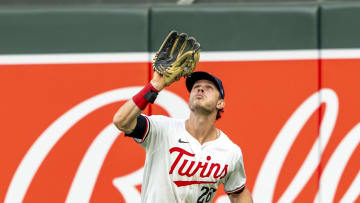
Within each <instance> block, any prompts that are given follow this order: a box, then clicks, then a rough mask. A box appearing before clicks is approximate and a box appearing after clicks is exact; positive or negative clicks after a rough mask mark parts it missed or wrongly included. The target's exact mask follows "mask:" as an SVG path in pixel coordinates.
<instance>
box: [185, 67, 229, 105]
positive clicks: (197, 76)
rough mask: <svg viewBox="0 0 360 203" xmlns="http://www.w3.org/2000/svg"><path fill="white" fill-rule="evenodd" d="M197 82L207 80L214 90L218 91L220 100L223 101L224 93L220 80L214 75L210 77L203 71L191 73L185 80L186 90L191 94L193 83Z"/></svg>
mask: <svg viewBox="0 0 360 203" xmlns="http://www.w3.org/2000/svg"><path fill="white" fill-rule="evenodd" d="M198 80H209V81H211V82H213V83H214V84H215V86H216V88H217V89H218V90H219V92H220V96H221V98H222V99H224V97H225V91H224V87H223V85H222V82H221V80H220V79H219V78H217V77H215V76H214V75H211V74H210V73H207V72H203V71H197V72H193V73H191V74H190V75H189V76H188V77H187V78H186V88H187V89H188V91H189V92H191V89H192V87H193V86H194V84H195V82H196V81H198Z"/></svg>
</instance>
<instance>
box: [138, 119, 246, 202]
mask: <svg viewBox="0 0 360 203" xmlns="http://www.w3.org/2000/svg"><path fill="white" fill-rule="evenodd" d="M144 116H145V115H144ZM145 118H146V120H147V129H146V132H145V134H144V136H143V138H142V139H136V138H134V139H135V141H137V142H138V143H140V144H141V146H142V147H144V148H145V150H146V161H145V167H144V177H143V182H142V189H141V191H142V194H141V200H142V202H147V203H148V202H150V203H153V202H164V203H167V202H169V203H170V202H189V203H195V202H203V203H205V202H212V200H213V198H214V196H215V192H216V190H217V188H218V186H219V185H220V184H221V183H222V184H224V188H225V192H226V193H228V194H231V193H235V192H238V191H240V190H242V189H243V188H244V186H245V182H246V176H245V170H244V164H243V157H242V153H241V150H240V148H239V147H238V146H237V145H236V144H234V143H233V142H232V141H231V140H230V139H229V138H228V137H227V136H226V135H225V134H224V133H223V132H221V131H220V136H219V137H218V138H217V139H215V140H212V141H209V142H206V143H204V144H202V145H201V144H200V143H199V142H198V141H197V140H196V139H195V138H194V137H192V136H191V135H190V134H189V133H188V132H187V130H186V129H185V120H183V119H173V118H169V117H166V116H158V115H156V116H145Z"/></svg>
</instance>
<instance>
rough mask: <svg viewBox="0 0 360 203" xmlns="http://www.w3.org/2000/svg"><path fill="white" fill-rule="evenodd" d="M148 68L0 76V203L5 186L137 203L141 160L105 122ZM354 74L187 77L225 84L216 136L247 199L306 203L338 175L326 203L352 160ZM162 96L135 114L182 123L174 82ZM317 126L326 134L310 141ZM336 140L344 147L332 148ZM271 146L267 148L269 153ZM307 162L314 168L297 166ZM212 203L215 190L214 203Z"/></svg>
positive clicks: (33, 198) (301, 69)
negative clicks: (240, 159)
mask: <svg viewBox="0 0 360 203" xmlns="http://www.w3.org/2000/svg"><path fill="white" fill-rule="evenodd" d="M149 65H150V64H149V63H146V62H135V63H103V64H45V65H44V64H43V65H36V64H34V65H1V74H0V77H1V78H0V86H1V87H6V88H2V105H1V106H0V112H1V115H2V118H4V119H2V125H1V126H2V127H1V134H3V135H7V136H1V142H0V145H1V147H0V149H1V154H3V155H6V156H5V157H4V158H5V159H4V161H5V165H6V167H5V168H4V167H2V169H1V170H2V173H1V180H2V182H3V183H4V184H1V188H0V190H1V193H0V194H2V196H1V199H3V198H4V197H5V196H4V195H5V194H7V195H8V198H11V192H9V184H10V182H11V183H12V184H13V185H12V187H13V188H12V192H15V193H14V194H16V195H17V197H19V196H20V195H21V194H22V193H21V191H22V192H23V195H24V202H64V201H65V200H66V199H67V200H68V201H70V200H73V201H76V200H77V201H80V200H90V201H91V202H118V201H119V199H121V200H122V201H121V202H123V201H125V199H127V200H129V202H134V201H136V200H137V199H138V198H139V193H138V192H139V190H140V187H141V186H140V185H141V184H140V181H141V171H139V170H140V169H141V168H142V165H143V163H144V159H145V153H144V151H143V149H142V148H141V147H140V146H138V145H137V144H135V143H134V142H133V141H132V140H131V139H129V138H125V137H123V136H122V135H119V133H118V132H117V131H116V130H114V129H113V126H112V125H111V122H112V116H113V114H114V112H115V111H116V110H117V108H118V107H119V106H120V105H121V104H122V103H124V101H125V100H126V99H128V98H129V97H131V95H133V94H134V92H136V91H137V90H138V89H139V86H142V85H144V84H145V83H146V81H148V78H149V77H148V73H149ZM359 65H360V60H358V59H344V60H322V61H321V63H320V62H319V61H318V60H313V59H309V60H267V61H265V60H264V61H221V62H220V61H217V62H211V61H206V62H201V63H200V64H199V68H198V70H205V71H209V72H211V73H213V74H215V75H217V76H219V77H220V78H221V79H222V80H223V82H224V86H225V91H226V98H225V101H226V107H225V113H224V114H223V118H221V119H220V120H219V121H218V122H217V127H218V128H220V129H222V130H223V131H224V132H225V133H226V134H228V135H229V136H230V137H231V138H232V139H233V140H234V142H236V143H237V144H238V145H239V146H240V147H241V148H242V150H243V153H244V162H245V167H246V173H247V176H248V182H247V186H248V187H249V189H250V190H251V191H253V195H254V198H255V199H258V201H260V200H261V201H262V202H263V201H264V202H265V201H277V200H280V198H281V197H282V195H284V194H287V193H288V195H289V196H287V198H285V199H286V200H289V198H292V199H294V201H295V202H312V201H313V200H314V198H315V196H316V194H317V192H318V190H319V174H320V173H323V172H325V174H323V175H329V176H330V177H332V178H335V179H336V177H337V175H339V182H336V185H338V186H337V187H336V188H337V189H336V190H335V191H333V195H334V198H335V199H334V200H335V201H338V200H340V199H341V198H342V197H343V196H344V194H346V193H347V192H350V188H351V185H352V184H355V182H356V181H354V178H355V177H356V175H358V171H359V165H358V163H359V161H360V154H359V153H358V152H359V145H358V142H359V140H360V138H359V135H360V133H359V132H360V131H359V128H360V127H359V126H358V123H359V115H360V110H359V108H358V107H357V104H359V103H360V97H359V95H358V94H357V88H356V87H358V85H357V84H358V77H357V75H359V74H360V71H359V70H358V69H357V66H359ZM134 87H135V88H134ZM169 92H170V93H173V94H175V95H170V96H169V95H168V93H169ZM319 93H320V94H319ZM162 95H163V96H164V97H165V100H164V99H160V101H158V102H159V104H156V105H152V106H151V109H147V110H146V111H145V113H147V114H149V112H151V113H152V114H167V115H169V114H172V116H174V117H184V116H186V112H188V110H187V109H184V108H183V107H182V106H181V105H186V101H187V97H188V93H187V91H186V89H185V84H184V80H183V79H182V80H181V81H180V82H178V83H175V84H174V85H172V86H171V87H169V88H167V89H166V91H164V92H162ZM320 101H322V103H321V102H320ZM176 102H177V103H179V104H175V103H176ZM166 103H169V104H170V105H167V104H166ZM320 103H321V107H320V108H318V107H319V106H320ZM295 112H296V113H295ZM322 125H324V126H326V129H327V131H326V130H323V132H322V135H321V136H320V135H319V126H322ZM286 129H290V130H286ZM332 129H333V130H332ZM351 130H352V131H353V133H351V132H350V131H351ZM325 131H326V132H325ZM318 139H319V140H318ZM327 139H328V141H327ZM346 139H350V140H351V142H352V143H353V144H355V145H354V146H353V145H351V144H350V145H349V143H347V145H346V146H345V148H341V147H344V146H343V145H342V144H341V143H343V142H346ZM317 141H319V142H317ZM272 145H273V146H277V147H275V149H272V148H271V146H272ZM321 145H324V146H323V151H324V153H323V154H322V155H321V157H319V154H320V153H319V151H315V152H316V153H315V154H312V155H311V150H312V149H313V148H314V149H313V150H319V149H322V147H321ZM351 146H353V148H351ZM349 148H351V149H349ZM346 149H347V151H349V152H346ZM337 150H340V151H337ZM94 152H95V153H94ZM266 156H268V158H267V159H268V160H266ZM320 158H321V164H319V165H318V164H316V162H318V161H319V160H320ZM307 159H309V160H311V162H312V163H313V165H314V163H315V165H314V166H313V167H311V166H307V165H306V160H307ZM331 159H335V162H336V164H335V165H333V164H332V165H331V163H332V162H331V161H330V160H331ZM314 161H315V162H314ZM344 161H345V163H344V164H345V165H344V166H343V167H344V172H343V173H341V171H342V170H341V167H342V163H343V162H344ZM20 163H21V164H22V165H19V164H20ZM82 165H83V166H82ZM37 167H38V170H33V169H34V168H37ZM301 167H305V168H306V170H305V169H303V170H304V171H302V170H300V168H301ZM269 169H270V170H269ZM339 169H340V173H338V171H336V170H339ZM5 170H6V171H5ZM15 171H17V172H18V174H16V175H15V174H14V172H15ZM309 171H311V173H309ZM137 172H139V173H137ZM304 173H305V175H304ZM296 175H298V176H300V177H301V179H302V180H304V179H305V181H304V183H303V185H301V184H300V183H299V182H294V183H292V181H295V176H296ZM15 176H16V178H15ZM29 178H30V179H29ZM320 180H321V179H320ZM27 181H28V182H27ZM300 182H301V181H300ZM26 183H28V185H26ZM272 184H273V187H269V186H271V185H272ZM291 184H294V185H297V186H300V189H299V190H298V192H294V191H290V192H289V191H286V189H287V188H288V187H289V186H291ZM328 184H330V183H328ZM77 186H81V187H80V188H77ZM340 186H341V187H340ZM256 187H257V188H256ZM47 188H51V189H47ZM264 188H267V191H266V192H264V191H263V189H264ZM44 190H45V191H46V193H44ZM6 191H7V192H6ZM295 191H296V190H295ZM164 192H165V191H164ZM286 192H287V193H286ZM330 192H331V190H330ZM259 193H261V196H259ZM74 194H77V195H74ZM79 194H81V195H79ZM272 194H273V195H272ZM331 194H332V193H331ZM72 195H74V196H72ZM222 195H224V192H223V191H222V189H219V190H218V193H217V196H218V198H221V197H224V196H222ZM89 198H90V199H89ZM129 198H130V199H129ZM15 199H16V198H15ZM357 199H358V201H359V197H358V196H357ZM218 202H221V199H218Z"/></svg>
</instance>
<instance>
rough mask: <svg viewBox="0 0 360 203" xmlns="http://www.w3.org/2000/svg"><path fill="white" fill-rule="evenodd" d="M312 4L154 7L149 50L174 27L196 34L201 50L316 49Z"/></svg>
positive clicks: (316, 9)
mask: <svg viewBox="0 0 360 203" xmlns="http://www.w3.org/2000/svg"><path fill="white" fill-rule="evenodd" d="M317 11H318V6H317V5H314V4H291V5H284V4H269V5H250V4H231V5H229V4H227V5H225V4H224V5H192V6H177V7H174V6H154V7H152V8H151V50H152V51H156V49H157V47H158V46H159V45H160V43H161V40H162V39H163V37H164V36H165V35H166V33H167V32H168V31H169V30H171V29H175V30H178V31H183V32H187V33H189V34H190V35H193V36H195V37H196V38H197V39H198V40H199V41H200V42H201V44H202V50H204V51H216V50H283V49H316V48H317V46H318V44H317Z"/></svg>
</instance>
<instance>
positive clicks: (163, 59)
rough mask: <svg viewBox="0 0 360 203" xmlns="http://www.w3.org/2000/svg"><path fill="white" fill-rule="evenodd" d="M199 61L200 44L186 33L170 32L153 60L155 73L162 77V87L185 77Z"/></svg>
mask: <svg viewBox="0 0 360 203" xmlns="http://www.w3.org/2000/svg"><path fill="white" fill-rule="evenodd" d="M199 59H200V44H199V42H197V41H196V39H195V38H194V37H188V35H187V34H186V33H181V34H179V33H178V32H177V31H174V30H173V31H170V33H169V34H168V35H167V36H166V38H165V40H164V41H163V43H162V45H161V46H160V49H159V51H158V52H156V54H155V57H154V59H153V68H154V70H155V72H154V76H155V73H158V74H159V75H160V76H162V77H163V80H164V85H165V86H169V85H170V84H171V83H173V82H174V81H178V80H180V78H181V77H187V76H188V75H190V74H191V73H192V72H193V71H194V70H195V67H196V65H197V64H198V62H199Z"/></svg>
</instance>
